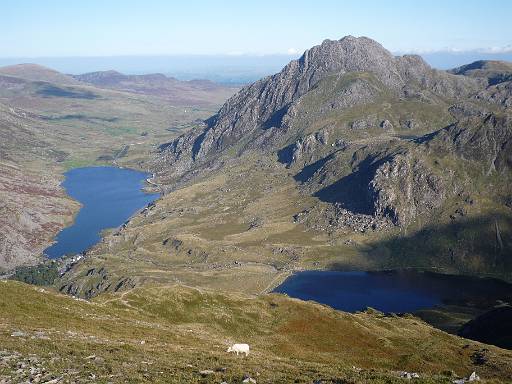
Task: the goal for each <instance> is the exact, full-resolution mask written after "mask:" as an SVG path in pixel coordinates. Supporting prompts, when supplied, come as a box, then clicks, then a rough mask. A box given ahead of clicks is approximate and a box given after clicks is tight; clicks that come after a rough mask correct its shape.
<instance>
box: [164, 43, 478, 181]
mask: <svg viewBox="0 0 512 384" xmlns="http://www.w3.org/2000/svg"><path fill="white" fill-rule="evenodd" d="M359 73H364V74H366V75H364V76H358V74H359ZM333 82H335V83H334V84H333ZM339 82H341V84H338V83H339ZM326 87H333V88H334V89H335V93H334V94H333V93H332V92H331V94H330V95H326V96H327V97H326V100H325V101H324V105H321V106H319V105H316V104H315V105H314V106H313V109H315V111H316V112H321V113H322V114H323V115H326V114H327V113H334V112H337V113H340V112H342V111H344V110H347V109H349V108H353V107H355V106H357V105H366V104H369V103H371V102H372V101H376V100H377V99H379V97H381V96H388V97H391V98H394V99H398V100H400V99H408V100H420V101H426V102H428V100H429V99H430V98H434V97H436V96H437V97H443V98H453V97H455V96H456V95H467V94H469V93H470V92H471V91H475V90H476V89H477V87H478V81H476V80H473V79H469V78H462V77H457V76H452V75H449V74H447V73H445V72H440V71H435V70H432V69H430V68H429V67H428V65H427V64H426V63H425V62H424V61H423V60H422V59H421V58H420V57H419V56H403V57H397V58H395V57H394V56H392V55H391V53H390V52H389V51H387V50H385V49H384V48H383V47H382V46H381V45H380V44H378V43H376V42H375V41H372V40H370V39H367V38H364V37H361V38H354V37H352V36H347V37H344V38H343V39H341V40H339V41H330V40H326V41H324V42H323V43H322V44H321V45H319V46H316V47H314V48H312V49H310V50H308V51H306V52H305V53H304V55H303V56H302V57H301V58H300V59H298V60H295V61H292V62H291V63H290V64H288V65H287V66H286V67H285V68H284V69H283V70H282V71H281V72H280V73H278V74H276V75H274V76H271V77H268V78H265V79H262V80H260V81H258V82H256V83H254V84H252V85H250V86H248V87H245V88H243V89H242V90H241V91H240V92H239V93H238V94H237V95H235V96H234V97H232V98H231V99H229V100H228V101H227V102H226V104H224V106H223V107H222V108H221V110H220V111H219V112H218V113H217V114H216V115H215V116H213V117H212V118H211V119H209V120H208V125H207V127H206V128H205V129H204V130H203V131H202V132H201V131H194V132H190V133H189V134H188V135H184V136H182V137H180V138H178V139H177V140H175V141H174V142H172V143H169V144H168V145H165V146H163V147H162V148H163V149H164V152H163V155H164V156H165V160H166V161H167V162H169V163H170V165H172V166H173V167H174V172H175V174H176V172H178V174H182V173H184V172H185V171H186V170H187V169H189V168H191V167H193V165H192V163H199V164H201V163H203V162H205V161H207V160H208V159H209V158H211V157H216V156H218V155H219V154H220V152H222V151H223V150H225V149H226V148H230V147H236V146H246V147H249V148H251V147H252V148H255V147H263V148H264V149H277V148H278V147H279V146H280V145H281V146H282V145H283V144H285V143H286V142H287V141H288V140H289V139H290V136H291V135H297V133H300V132H297V129H296V128H295V127H293V125H294V122H296V121H295V120H300V119H301V118H302V117H303V116H301V112H302V111H303V109H305V108H303V105H302V104H307V99H308V96H310V95H308V94H310V92H315V91H316V92H317V93H325V88H326ZM317 88H320V90H318V89H317ZM312 97H313V98H314V99H315V100H314V102H315V103H318V101H321V100H318V99H319V98H318V97H314V96H312ZM435 101H436V100H433V102H435ZM305 107H306V108H307V105H306V106H305ZM319 109H320V110H319ZM304 113H307V111H304ZM294 128H295V129H294ZM249 137H250V139H249ZM292 137H293V136H292ZM244 141H247V142H248V143H247V144H244Z"/></svg>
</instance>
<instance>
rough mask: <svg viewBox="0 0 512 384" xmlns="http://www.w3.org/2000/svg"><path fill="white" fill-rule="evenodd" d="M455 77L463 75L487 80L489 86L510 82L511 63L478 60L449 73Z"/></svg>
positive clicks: (511, 74) (511, 73) (511, 76)
mask: <svg viewBox="0 0 512 384" xmlns="http://www.w3.org/2000/svg"><path fill="white" fill-rule="evenodd" d="M449 72H450V73H453V74H455V75H464V76H470V77H476V78H485V79H487V81H488V83H489V85H495V84H498V83H501V82H503V81H510V80H512V63H507V62H506V61H492V60H480V61H475V62H473V63H471V64H466V65H463V66H461V67H458V68H454V69H451V70H450V71H449Z"/></svg>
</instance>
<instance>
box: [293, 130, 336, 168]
mask: <svg viewBox="0 0 512 384" xmlns="http://www.w3.org/2000/svg"><path fill="white" fill-rule="evenodd" d="M328 144H329V133H328V132H327V131H325V130H322V131H319V132H316V133H313V134H311V135H308V136H306V137H304V138H303V139H299V140H297V141H296V142H295V144H294V146H293V149H292V157H291V161H290V163H289V164H290V165H292V164H296V163H298V162H300V161H302V162H303V163H305V162H307V161H311V159H312V156H313V155H314V154H315V153H317V152H318V149H319V148H320V147H323V146H326V145H328Z"/></svg>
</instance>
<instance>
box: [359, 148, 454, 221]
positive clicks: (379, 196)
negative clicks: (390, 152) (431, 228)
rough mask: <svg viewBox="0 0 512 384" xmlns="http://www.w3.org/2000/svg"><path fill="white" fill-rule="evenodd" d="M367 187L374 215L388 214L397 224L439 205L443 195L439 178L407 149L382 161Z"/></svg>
mask: <svg viewBox="0 0 512 384" xmlns="http://www.w3.org/2000/svg"><path fill="white" fill-rule="evenodd" d="M369 187H370V191H371V193H372V196H373V204H374V215H376V216H380V217H387V218H389V219H390V220H392V222H393V223H394V224H396V225H400V226H406V225H408V224H410V223H411V222H412V221H413V220H414V219H415V218H416V217H417V216H418V215H420V214H424V213H427V212H429V211H432V210H433V209H434V208H438V207H439V206H440V205H441V204H442V202H443V200H444V198H445V195H446V188H445V186H444V182H443V180H442V178H441V177H439V176H437V175H435V174H434V173H433V172H432V171H431V170H430V169H429V167H428V166H426V165H425V164H424V163H423V162H422V161H421V160H420V159H418V158H415V156H413V155H412V154H410V153H407V154H405V155H398V156H396V157H394V158H393V159H392V160H391V161H388V162H386V163H384V164H383V165H381V166H380V167H379V168H378V169H377V171H376V172H375V176H374V177H373V179H372V181H371V182H370V185H369Z"/></svg>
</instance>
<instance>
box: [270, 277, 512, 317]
mask: <svg viewBox="0 0 512 384" xmlns="http://www.w3.org/2000/svg"><path fill="white" fill-rule="evenodd" d="M274 292H279V293H286V294H287V295H288V296H291V297H295V298H298V299H302V300H314V301H316V302H319V303H322V304H326V305H329V306H331V307H333V308H335V309H339V310H342V311H346V312H356V311H360V310H363V309H365V308H366V307H371V308H375V309H378V310H380V311H383V312H395V313H402V312H414V311H417V310H419V309H426V308H432V307H435V306H437V305H440V304H458V305H467V304H468V303H471V305H479V302H482V303H488V302H489V299H492V300H498V299H501V300H504V301H510V300H511V299H512V285H510V284H507V283H505V282H502V281H499V280H493V279H480V278H471V277H464V276H453V275H451V276H450V275H442V274H435V273H427V272H415V271H390V272H337V271H304V272H299V273H296V274H294V275H292V276H290V277H289V278H288V279H286V280H285V281H284V282H283V284H281V285H280V286H279V287H277V288H276V289H275V290H274Z"/></svg>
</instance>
